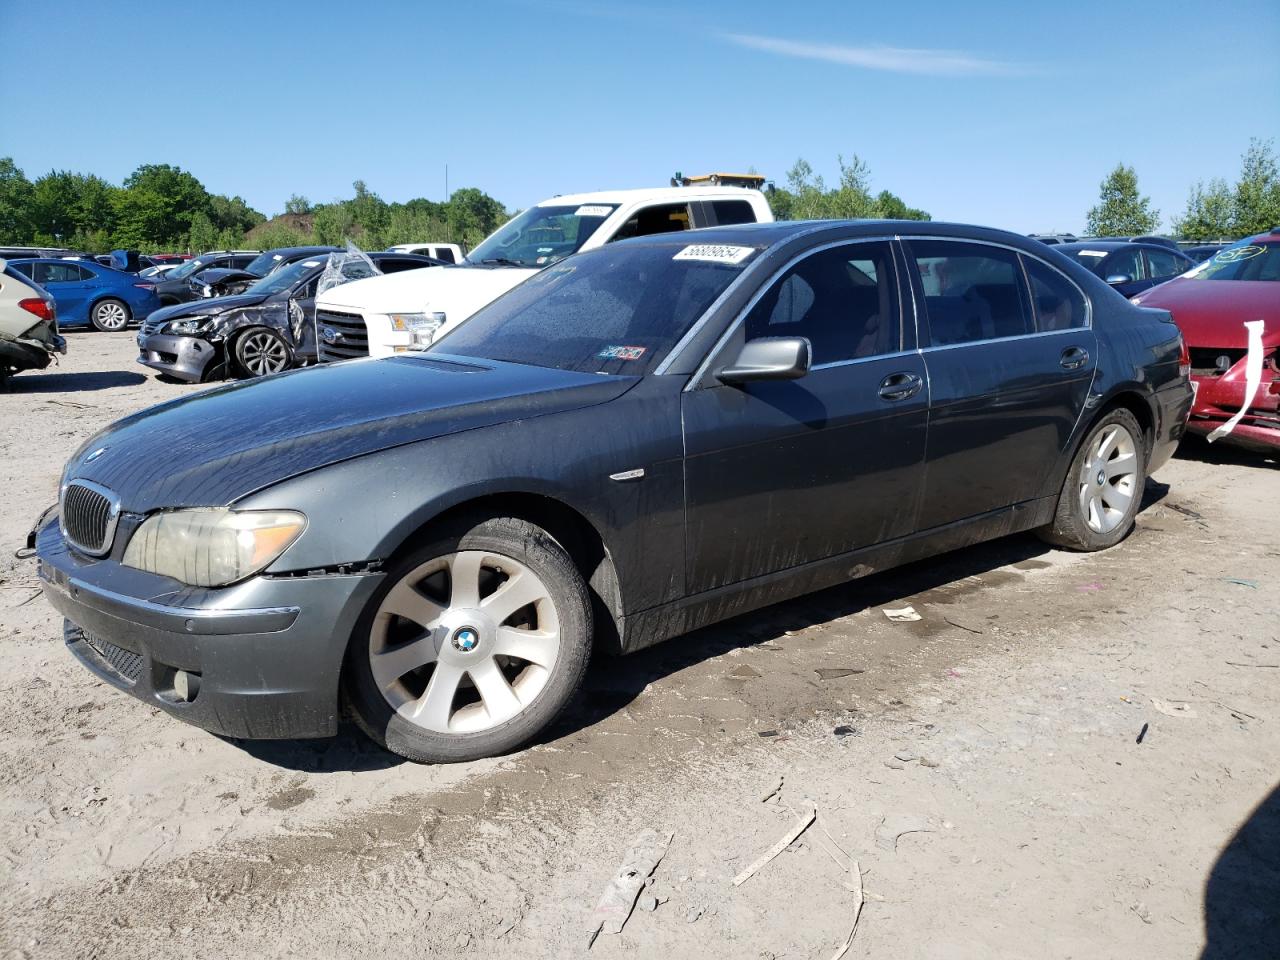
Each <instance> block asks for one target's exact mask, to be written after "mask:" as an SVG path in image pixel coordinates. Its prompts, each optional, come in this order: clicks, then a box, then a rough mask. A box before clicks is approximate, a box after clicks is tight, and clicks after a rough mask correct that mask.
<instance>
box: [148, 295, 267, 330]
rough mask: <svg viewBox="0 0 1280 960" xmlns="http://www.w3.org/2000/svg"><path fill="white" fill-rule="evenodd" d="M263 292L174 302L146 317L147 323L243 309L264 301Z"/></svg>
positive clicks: (206, 315)
mask: <svg viewBox="0 0 1280 960" xmlns="http://www.w3.org/2000/svg"><path fill="white" fill-rule="evenodd" d="M266 299H267V297H266V295H265V294H261V293H240V294H236V295H235V296H234V297H213V298H212V299H209V300H195V301H193V302H191V303H175V304H174V305H173V306H171V307H161V308H160V309H159V310H156V311H155V312H154V313H152V314H151V315H150V316H148V317H147V322H148V323H164V322H165V321H166V320H176V319H177V318H178V317H208V316H212V315H214V314H219V313H226V312H227V311H228V310H243V309H244V308H245V307H256V306H258V305H259V304H261V303H263V302H265V301H266Z"/></svg>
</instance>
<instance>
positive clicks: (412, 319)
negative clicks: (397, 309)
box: [391, 313, 445, 347]
mask: <svg viewBox="0 0 1280 960" xmlns="http://www.w3.org/2000/svg"><path fill="white" fill-rule="evenodd" d="M444 321H445V315H444V314H443V313H393V314H391V329H392V330H398V331H401V332H406V331H407V332H408V333H410V334H412V336H413V343H412V344H411V346H414V347H425V346H427V345H428V344H429V343H431V341H432V340H433V339H434V338H435V335H436V331H438V330H439V329H440V328H441V327H442V326H444Z"/></svg>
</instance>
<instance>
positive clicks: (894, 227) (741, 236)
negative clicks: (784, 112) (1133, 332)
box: [619, 220, 1062, 255]
mask: <svg viewBox="0 0 1280 960" xmlns="http://www.w3.org/2000/svg"><path fill="white" fill-rule="evenodd" d="M808 234H812V235H814V236H817V237H822V236H824V235H826V236H829V237H830V238H831V239H833V240H835V239H844V238H848V239H851V240H856V239H858V238H859V237H884V236H898V237H902V238H903V239H907V240H910V239H911V238H912V237H942V238H945V239H956V240H987V241H990V242H993V243H1002V244H1006V245H1007V246H1011V247H1015V248H1017V249H1020V250H1026V251H1029V252H1030V251H1036V252H1037V255H1040V254H1042V252H1043V251H1045V250H1048V249H1050V248H1049V247H1047V246H1045V245H1044V244H1042V243H1040V241H1038V240H1033V239H1031V238H1029V237H1027V236H1024V235H1023V234H1020V233H1011V232H1009V231H1007V230H998V229H996V228H995V227H983V226H977V225H974V224H967V223H948V222H945V221H941V220H779V221H775V222H773V223H743V224H734V225H732V226H723V227H706V228H703V229H701V230H697V231H692V232H689V233H685V232H683V231H681V232H679V233H655V234H651V235H649V236H644V237H633V238H631V239H629V240H622V241H619V242H620V243H626V244H640V243H651V244H671V243H685V244H692V243H724V244H741V245H743V246H754V247H771V246H774V245H776V244H779V243H782V242H784V241H787V240H790V239H792V238H794V237H798V236H802V235H808ZM1052 249H1054V250H1060V249H1062V245H1055V246H1054V247H1052Z"/></svg>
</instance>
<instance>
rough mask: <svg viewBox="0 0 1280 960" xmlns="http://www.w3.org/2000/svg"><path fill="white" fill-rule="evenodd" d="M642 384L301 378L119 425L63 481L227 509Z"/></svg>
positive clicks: (376, 369)
mask: <svg viewBox="0 0 1280 960" xmlns="http://www.w3.org/2000/svg"><path fill="white" fill-rule="evenodd" d="M636 382H637V378H635V377H607V376H600V375H599V374H587V373H575V372H572V371H566V370H555V369H549V368H545V367H529V366H523V365H520V364H513V363H497V362H494V361H490V360H472V359H469V358H465V357H444V356H437V355H434V354H433V355H432V356H431V357H430V358H427V357H409V356H400V357H391V358H387V359H383V360H355V361H350V362H347V363H337V364H331V365H325V366H322V367H316V368H312V369H307V370H295V371H292V372H289V373H283V374H278V375H276V376H272V377H266V378H263V379H261V380H254V381H247V382H244V383H239V384H232V385H229V386H226V387H222V388H218V389H214V390H210V391H208V392H206V393H201V394H196V395H194V396H191V397H185V398H182V399H178V400H173V401H170V402H168V403H163V404H160V405H159V406H155V407H151V408H149V409H147V410H142V411H140V412H138V413H135V414H133V415H132V416H129V417H126V418H125V419H123V420H120V421H117V422H116V423H114V424H112V425H111V426H110V427H108V428H107V429H106V430H103V431H102V432H101V433H99V434H98V435H97V436H95V437H92V438H91V439H90V440H88V441H87V442H86V443H85V444H84V445H83V446H82V447H81V448H80V449H79V450H78V451H77V452H76V454H75V456H73V457H72V459H71V461H70V462H69V463H68V464H67V468H66V471H65V474H64V479H77V478H79V479H85V480H91V481H93V482H95V483H99V484H102V485H103V486H105V487H107V488H108V489H110V490H112V491H114V492H115V493H116V494H117V495H118V496H119V497H120V502H121V508H122V509H123V510H126V511H131V512H137V513H145V512H147V511H151V510H155V509H159V508H165V507H188V506H215V505H225V504H229V503H231V502H233V501H235V500H237V499H240V498H241V497H244V496H246V495H248V494H250V493H253V492H254V491H256V490H260V489H262V488H263V487H267V486H270V485H272V484H274V483H278V482H280V481H283V480H287V479H289V478H290V477H294V476H297V475H298V474H302V473H307V472H309V471H311V470H315V469H317V468H320V467H324V466H327V465H329V464H333V463H338V462H340V461H343V460H349V459H352V458H354V457H359V456H363V455H365V454H369V453H374V452H376V451H379V450H386V449H389V448H391V447H397V446H401V445H403V444H406V443H413V442H416V441H420V440H429V439H432V438H434V437H439V436H444V435H446V434H451V433H457V432H460V431H463V430H471V429H475V428H477V427H484V426H490V425H494V424H498V423H507V422H510V421H513V420H521V419H528V418H531V417H537V416H543V415H546V414H550V413H559V412H561V411H564V410H573V409H577V408H580V407H586V406H592V405H594V404H597V403H604V402H606V401H608V400H612V399H614V398H615V397H618V396H621V395H622V394H623V393H624V392H626V390H627V389H629V388H630V387H631V386H632V385H633V384H635V383H636ZM353 495H358V492H354V491H353Z"/></svg>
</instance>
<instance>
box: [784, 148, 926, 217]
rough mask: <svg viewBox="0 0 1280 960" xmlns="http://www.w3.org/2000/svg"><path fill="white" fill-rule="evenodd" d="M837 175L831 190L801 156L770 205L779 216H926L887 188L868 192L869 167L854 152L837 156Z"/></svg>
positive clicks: (869, 180) (869, 186) (789, 171)
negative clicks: (850, 154)
mask: <svg viewBox="0 0 1280 960" xmlns="http://www.w3.org/2000/svg"><path fill="white" fill-rule="evenodd" d="M836 164H837V166H838V168H839V171H840V175H839V180H838V185H837V186H836V187H834V188H832V189H830V190H828V189H827V185H826V182H825V181H824V180H823V178H822V176H821V175H819V174H815V173H814V171H813V167H812V166H811V165H810V164H809V162H808V161H807V160H805V159H804V158H800V159H799V160H797V161H796V162H795V163H794V164H793V165H792V167H791V169H790V170H788V171H787V186H786V187H780V188H777V189H775V190H774V191H773V192H772V193H770V194H769V195H768V197H769V206H770V207H771V208H772V210H773V215H774V217H775V218H777V219H778V220H843V219H859V218H865V217H883V218H892V219H905V220H928V219H929V214H928V213H926V212H925V211H924V210H919V209H916V208H915V207H908V206H907V205H906V203H904V202H903V201H902V199H901V198H900V197H898V196H896V195H895V194H893V193H890V192H889V191H888V190H881V191H880V192H879V193H878V194H876V195H875V196H874V197H873V196H872V195H871V169H870V167H868V165H867V163H866V162H865V161H864V160H863V159H862V158H861V157H859V156H858V155H857V154H854V155H853V157H852V158H850V160H849V161H848V162H846V161H845V159H844V157H843V156H837V157H836Z"/></svg>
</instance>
